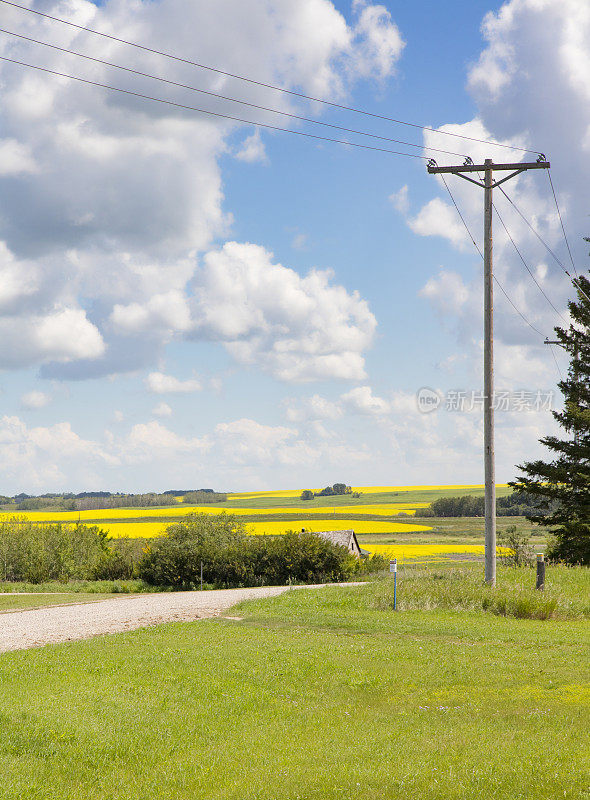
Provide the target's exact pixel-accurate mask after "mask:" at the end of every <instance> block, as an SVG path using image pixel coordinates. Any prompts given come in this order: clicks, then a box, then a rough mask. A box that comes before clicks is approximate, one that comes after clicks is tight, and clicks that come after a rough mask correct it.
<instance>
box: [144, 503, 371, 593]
mask: <svg viewBox="0 0 590 800" xmlns="http://www.w3.org/2000/svg"><path fill="white" fill-rule="evenodd" d="M201 564H202V565H203V580H204V582H205V583H207V584H209V585H212V586H216V587H224V588H225V587H231V586H260V585H268V584H275V585H281V584H286V583H289V582H293V583H317V582H332V581H341V580H344V579H346V578H349V577H350V576H352V575H353V574H354V573H355V571H356V570H357V569H358V568H359V567H358V560H357V559H355V558H354V556H352V555H351V554H350V553H349V552H348V550H347V549H346V548H344V547H340V546H337V545H333V544H332V543H331V542H329V541H327V540H326V539H323V538H322V537H321V536H317V535H315V534H313V533H301V534H299V533H294V532H293V531H289V532H288V533H286V534H284V535H283V536H261V537H257V536H247V535H246V533H245V528H244V524H243V523H242V522H241V521H240V520H239V519H237V518H236V517H235V516H232V515H230V514H225V513H223V514H219V515H216V516H211V515H208V514H192V515H190V517H189V518H187V520H186V521H183V522H180V523H177V524H174V525H170V526H169V527H168V529H167V532H166V535H165V536H163V537H162V538H160V539H159V540H158V541H157V542H156V543H155V544H154V545H153V546H150V547H148V548H146V551H145V553H144V555H143V558H142V559H141V561H140V562H139V565H138V575H139V577H140V578H142V579H143V580H144V581H146V582H147V583H151V584H152V585H154V586H171V587H173V588H175V589H193V588H196V587H197V586H198V585H200V580H201Z"/></svg>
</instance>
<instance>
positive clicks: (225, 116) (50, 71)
mask: <svg viewBox="0 0 590 800" xmlns="http://www.w3.org/2000/svg"><path fill="white" fill-rule="evenodd" d="M0 2H3V0H0ZM0 61H8V62H10V63H11V64H18V65H19V66H21V67H29V68H30V69H36V70H38V71H39V72H46V73H48V74H50V75H57V76H58V77H60V78H69V79H70V80H73V81H78V82H79V83H86V84H88V85H89V86H98V87H100V88H101V89H109V90H110V91H113V92H120V93H121V94H129V95H132V96H133V97H140V98H142V99H143V100H151V101H153V102H154V103H163V104H164V105H168V106H174V107H175V108H182V109H185V110H186V111H197V112H199V113H200V114H207V115H209V116H211V117H221V118H222V119H230V120H233V121H234V122H242V123H244V124H245V125H255V126H256V127H259V128H269V129H270V130H273V131H280V132H281V133H293V134H295V135H296V136H306V137H308V138H309V139H319V140H320V141H322V142H334V143H335V144H344V145H347V146H349V147H359V148H361V149H362V150H374V151H376V152H378V153H390V154H392V155H396V156H407V157H408V158H420V159H422V160H423V161H427V160H428V159H427V157H426V156H422V155H419V154H418V153H402V152H401V151H399V150H389V149H387V148H385V147H373V146H372V145H368V144H360V143H359V142H347V141H346V140H345V139H332V138H330V137H328V136H318V135H317V134H315V133H306V132H304V131H295V130H292V129H291V128H281V127H279V126H278V125H269V124H268V123H266V122H256V121H254V120H250V119H242V117H233V116H230V115H229V114H221V113H219V112H217V111H207V109H205V108H196V107H195V106H187V105H184V104H183V103H175V102H174V101H172V100H164V99H163V98H161V97H152V96H151V95H148V94H141V93H140V92H132V91H131V90H130V89H121V88H120V87H118V86H110V85H109V84H107V83H99V82H98V81H91V80H88V79H87V78H79V77H78V76H77V75H68V74H67V73H66V72H58V71H57V70H54V69H48V68H47V67H39V66H37V65H36V64H28V63H26V62H25V61H17V60H16V59H15V58H7V57H6V56H0Z"/></svg>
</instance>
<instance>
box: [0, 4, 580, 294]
mask: <svg viewBox="0 0 590 800" xmlns="http://www.w3.org/2000/svg"><path fill="white" fill-rule="evenodd" d="M0 2H2V0H0ZM498 189H499V190H500V191H501V192H502V194H503V195H504V197H505V198H506V200H508V202H509V203H510V205H511V206H512V207H513V208H514V210H515V211H516V212H517V214H518V215H519V216H520V217H521V219H522V220H523V221H524V222H525V223H526V224H527V225H528V227H529V228H530V229H531V230H532V232H533V233H534V234H535V236H536V237H537V239H538V240H539V241H540V242H541V244H542V245H543V247H544V248H545V249H546V250H547V252H548V253H550V255H551V256H552V257H553V258H554V260H555V261H556V263H557V264H559V266H560V267H561V269H562V270H563V271H564V272H565V274H566V275H567V277H568V278H569V279H570V281H571V282H572V283H573V285H574V287H575V288H576V289H577V290H578V291H579V292H580V293H581V294H583V295H584V297H585V298H586V299H587V300H590V297H588V295H587V294H586V292H585V291H584V290H583V289H582V287H581V286H580V283H579V281H578V276H577V272H576V277H575V278H572V276H571V274H570V272H569V270H568V269H567V268H566V266H565V265H564V263H563V261H561V259H559V258H558V257H557V256H556V255H555V253H554V252H553V250H552V249H551V248H550V247H549V245H548V244H547V242H546V241H545V240H544V239H543V237H542V236H541V234H540V233H539V232H538V231H537V229H536V228H535V227H534V226H533V225H532V223H530V222H529V220H528V219H527V218H526V217H525V215H524V214H523V213H522V211H521V210H520V208H519V207H518V206H517V205H516V203H515V202H514V201H513V200H512V198H511V197H510V196H509V195H508V194H507V193H506V192H505V191H504V189H503V188H502V187H501V186H498ZM555 202H556V204H557V198H555ZM557 210H558V213H559V206H557ZM559 218H560V219H561V214H559ZM561 227H562V231H563V234H564V238H565V240H566V244H568V250H569V243H568V242H567V237H566V236H565V230H564V228H563V222H562V223H561ZM570 258H571V250H570ZM572 266H573V267H574V270H575V265H574V261H573V258H572Z"/></svg>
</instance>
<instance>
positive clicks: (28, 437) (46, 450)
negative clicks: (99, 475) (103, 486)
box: [0, 416, 119, 491]
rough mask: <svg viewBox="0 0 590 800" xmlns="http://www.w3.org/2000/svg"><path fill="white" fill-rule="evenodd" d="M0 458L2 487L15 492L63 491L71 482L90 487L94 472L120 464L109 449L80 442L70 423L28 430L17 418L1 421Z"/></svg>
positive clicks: (84, 440) (94, 475) (92, 442)
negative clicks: (87, 484)
mask: <svg viewBox="0 0 590 800" xmlns="http://www.w3.org/2000/svg"><path fill="white" fill-rule="evenodd" d="M0 454H1V463H2V469H1V472H2V479H3V483H4V484H5V485H6V484H7V485H10V486H12V487H14V491H22V490H23V489H25V487H27V488H28V489H29V490H36V489H37V490H40V489H42V488H44V487H47V486H53V487H54V488H56V489H62V490H63V489H65V488H66V487H67V485H68V481H72V480H75V481H76V483H77V484H78V485H80V483H83V482H84V481H88V482H89V483H92V482H93V481H94V480H95V479H96V470H97V469H104V467H105V466H106V467H112V466H115V465H117V464H118V463H119V460H118V457H117V456H116V455H115V454H113V453H110V452H108V448H106V447H105V446H104V445H102V444H100V443H98V442H96V441H92V440H88V439H84V438H82V437H81V436H79V435H78V434H77V433H76V432H75V431H73V430H72V427H71V425H70V423H69V422H60V423H57V424H55V425H51V426H49V427H33V428H30V427H28V426H27V425H26V423H24V422H23V421H22V420H21V419H19V418H18V417H16V416H12V417H10V416H4V417H2V418H1V419H0ZM79 482H80V483H79ZM17 487H18V488H17ZM25 491H26V489H25Z"/></svg>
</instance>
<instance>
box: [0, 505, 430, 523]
mask: <svg viewBox="0 0 590 800" xmlns="http://www.w3.org/2000/svg"><path fill="white" fill-rule="evenodd" d="M427 506H428V503H407V504H404V503H389V504H388V503H383V504H379V505H359V506H319V507H317V508H223V507H219V506H180V507H179V506H166V507H164V508H103V509H94V510H92V511H19V512H16V513H14V512H11V513H10V514H9V513H6V514H4V515H2V514H0V522H1V521H2V518H3V517H4V518H5V519H9V518H10V517H14V516H18V517H24V518H25V519H28V520H30V521H31V522H78V520H79V521H80V522H86V521H88V520H94V519H99V520H103V519H109V520H110V519H112V520H125V519H137V518H140V517H184V516H186V515H187V514H221V513H222V512H223V511H226V512H227V513H228V514H235V515H236V516H240V517H243V516H271V515H276V514H281V515H283V516H284V515H286V514H293V515H295V514H305V515H310V514H312V515H313V514H334V513H336V514H337V515H338V514H340V515H341V516H342V515H346V516H354V515H356V514H359V515H364V514H371V515H373V516H386V517H388V516H392V515H395V514H402V513H404V514H408V515H413V514H415V513H416V509H419V508H426V507H427Z"/></svg>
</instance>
